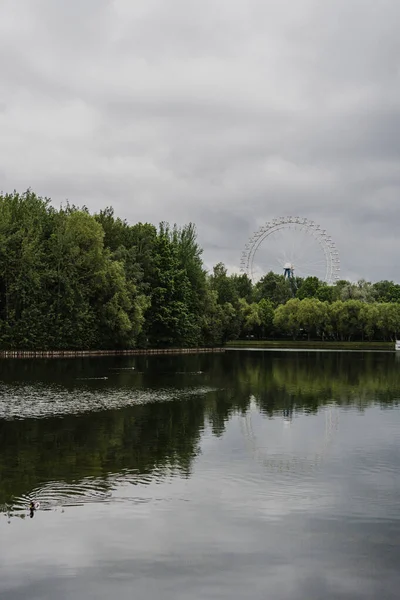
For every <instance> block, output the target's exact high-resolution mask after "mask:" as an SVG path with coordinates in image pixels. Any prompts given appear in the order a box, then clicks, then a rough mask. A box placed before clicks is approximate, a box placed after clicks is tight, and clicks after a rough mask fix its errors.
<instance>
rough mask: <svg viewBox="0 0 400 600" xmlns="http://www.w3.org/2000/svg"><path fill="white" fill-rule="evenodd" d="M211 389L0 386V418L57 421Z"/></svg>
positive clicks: (203, 392) (174, 398) (180, 397)
mask: <svg viewBox="0 0 400 600" xmlns="http://www.w3.org/2000/svg"><path fill="white" fill-rule="evenodd" d="M216 390H217V388H212V387H206V386H204V387H198V386H196V387H192V388H186V389H176V388H169V389H148V390H130V389H126V388H124V389H122V388H109V387H108V388H102V389H100V390H93V389H90V388H76V389H74V390H69V389H66V388H63V387H60V386H46V385H44V384H35V386H32V385H18V386H10V385H4V384H3V385H0V418H2V419H5V420H13V419H29V418H35V419H40V418H46V417H58V416H63V415H68V414H81V413H87V412H94V411H100V410H115V409H119V408H126V407H128V406H137V405H142V404H149V403H154V402H170V401H173V400H184V399H185V398H189V397H192V396H203V395H205V394H208V393H210V392H214V391H216Z"/></svg>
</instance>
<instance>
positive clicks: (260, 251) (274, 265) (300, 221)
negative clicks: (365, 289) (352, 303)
mask: <svg viewBox="0 0 400 600" xmlns="http://www.w3.org/2000/svg"><path fill="white" fill-rule="evenodd" d="M240 270H241V272H242V273H246V274H247V275H248V277H249V278H250V279H252V280H253V281H255V280H257V279H259V278H260V277H261V276H262V275H265V274H266V273H268V272H269V271H273V272H278V273H282V274H283V275H284V276H285V277H286V278H288V279H290V278H292V277H294V276H297V277H303V278H305V277H318V279H320V280H321V281H325V282H326V283H328V284H333V283H335V282H336V281H337V280H338V279H339V273H340V259H339V253H338V251H337V249H336V245H335V243H334V241H333V240H332V238H331V237H330V236H329V235H328V234H327V232H326V230H325V229H322V228H321V227H320V225H318V224H317V223H315V221H310V220H309V219H305V218H301V217H279V218H278V219H273V220H272V221H268V222H267V223H265V224H264V225H263V226H262V227H260V228H259V229H258V230H257V231H256V232H255V233H253V235H252V236H251V237H250V239H249V241H248V242H247V244H246V245H245V247H244V250H243V252H242V257H241V261H240Z"/></svg>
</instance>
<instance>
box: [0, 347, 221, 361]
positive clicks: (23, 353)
mask: <svg viewBox="0 0 400 600" xmlns="http://www.w3.org/2000/svg"><path fill="white" fill-rule="evenodd" d="M225 351H226V348H224V347H218V348H201V347H199V348H133V349H132V350H36V351H35V350H0V359H2V358H3V359H7V358H84V357H87V358H89V357H93V356H138V355H141V356H148V355H155V354H208V353H217V352H218V353H220V352H225Z"/></svg>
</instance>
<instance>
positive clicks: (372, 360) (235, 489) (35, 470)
mask: <svg viewBox="0 0 400 600" xmlns="http://www.w3.org/2000/svg"><path fill="white" fill-rule="evenodd" d="M399 398H400V360H399V358H398V357H397V356H396V355H395V353H383V352H381V353H372V352H370V353H357V352H354V353H347V352H331V353H323V352H268V351H260V352H251V351H246V350H243V351H240V352H236V351H230V352H226V353H225V354H221V355H199V356H185V357H179V356H175V357H169V356H165V357H149V358H146V357H134V358H101V359H84V360H59V361H55V360H54V361H44V360H38V361H33V360H30V361H22V360H20V361H13V362H12V361H3V362H1V363H0V598H1V599H2V600H20V599H25V598H29V599H30V600H36V599H37V600H39V599H40V600H58V599H62V600H64V599H65V600H67V599H68V600H70V599H71V600H72V599H74V600H75V599H78V600H80V599H85V600H91V599H93V600H109V599H110V598H111V599H113V598H115V599H118V600H119V599H122V600H125V599H128V598H129V599H131V598H135V600H140V599H145V600H147V599H157V600H158V599H160V598H162V599H163V600H164V599H165V600H169V599H171V600H180V599H182V600H194V599H196V600H201V599H205V598H207V599H208V598H210V599H230V600H232V599H239V598H240V599H242V598H249V599H250V598H251V599H256V600H258V599H260V600H265V599H267V598H268V599H269V598H271V599H273V600H281V599H282V600H283V599H285V600H294V599H299V600H318V599H323V600H327V599H330V598H332V599H333V598H335V599H360V600H361V599H362V600H368V599H374V600H375V599H376V598H379V599H380V600H386V599H392V598H393V599H395V598H396V599H397V598H399V596H400V592H399V589H400V572H399V565H400V558H399V550H400V477H399V467H400V446H399V443H400V410H399ZM30 499H34V500H35V501H38V502H39V503H40V508H39V509H38V510H37V511H36V513H35V514H34V517H33V518H30V516H29V511H28V505H29V501H30Z"/></svg>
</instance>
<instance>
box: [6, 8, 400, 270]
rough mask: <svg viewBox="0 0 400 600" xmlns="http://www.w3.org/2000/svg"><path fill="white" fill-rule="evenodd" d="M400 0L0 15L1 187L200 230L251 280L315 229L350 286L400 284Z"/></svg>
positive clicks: (211, 259)
mask: <svg viewBox="0 0 400 600" xmlns="http://www.w3.org/2000/svg"><path fill="white" fill-rule="evenodd" d="M399 22H400V3H399V2H398V1H397V0H380V1H379V2H377V1H376V0H323V1H321V0H279V2H277V1H273V0H201V1H200V0H169V1H168V2H166V1H165V0H135V1H132V0H80V1H79V2H72V1H70V0H18V2H15V0H2V2H1V4H0V75H1V77H0V188H1V189H2V190H3V191H12V190H13V189H17V190H18V191H23V190H25V189H26V188H27V187H31V188H32V189H33V190H35V191H36V192H37V193H38V194H40V195H45V196H49V197H51V198H52V199H53V201H54V203H55V204H57V205H59V204H60V202H63V201H65V200H66V199H69V200H70V201H71V202H73V203H75V204H86V205H87V206H88V207H89V208H90V209H91V210H97V209H99V208H101V207H104V206H106V205H112V206H113V207H114V209H115V212H116V213H117V215H119V216H122V217H126V218H127V219H128V220H129V221H130V222H132V223H134V222H137V221H149V222H153V223H155V224H157V223H158V222H159V221H161V220H167V221H170V222H172V223H173V222H178V223H181V224H183V223H185V222H188V221H194V222H195V223H196V225H197V229H198V236H199V241H200V243H201V244H202V246H203V247H204V259H205V262H206V264H207V265H208V266H211V265H212V264H214V263H216V262H218V261H223V262H225V264H226V265H227V266H228V267H229V269H230V270H238V267H239V263H240V254H241V250H242V248H243V246H244V244H245V243H246V241H247V238H248V236H249V235H250V234H251V233H252V232H253V231H254V230H255V229H257V228H258V227H259V226H260V225H262V223H263V222H264V221H266V220H269V219H272V218H274V217H277V216H280V215H297V214H298V215H300V216H304V217H307V218H310V219H314V220H316V221H317V222H318V223H319V224H320V225H321V226H322V227H323V228H324V229H326V230H327V231H328V233H330V234H331V235H332V237H333V239H334V240H335V242H336V245H337V247H338V250H339V253H340V258H341V265H342V275H343V276H344V277H348V278H351V279H355V278H358V277H366V278H367V279H372V280H376V279H384V278H393V279H395V280H396V281H400V264H399V260H398V258H397V255H398V253H399V251H400V241H398V239H397V238H398V232H399V229H400V227H399V224H398V218H397V209H398V203H399V192H400V168H399V154H400V135H399V133H400V36H399V35H398V23H399Z"/></svg>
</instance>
